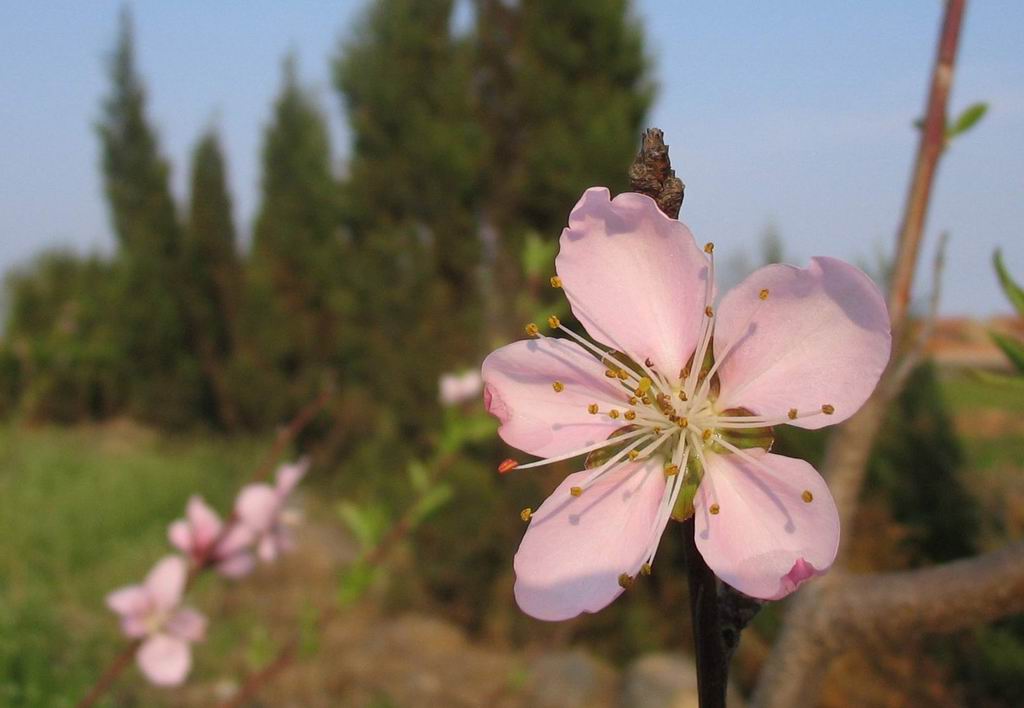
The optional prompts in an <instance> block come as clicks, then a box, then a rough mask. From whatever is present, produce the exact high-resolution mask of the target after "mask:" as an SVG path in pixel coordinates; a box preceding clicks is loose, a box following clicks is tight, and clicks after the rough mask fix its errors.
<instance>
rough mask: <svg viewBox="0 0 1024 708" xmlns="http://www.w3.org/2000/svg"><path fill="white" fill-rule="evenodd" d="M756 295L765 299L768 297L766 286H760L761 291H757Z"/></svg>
mask: <svg viewBox="0 0 1024 708" xmlns="http://www.w3.org/2000/svg"><path fill="white" fill-rule="evenodd" d="M757 296H758V297H759V298H761V299H762V300H767V299H768V288H762V289H761V292H759V293H758V294H757Z"/></svg>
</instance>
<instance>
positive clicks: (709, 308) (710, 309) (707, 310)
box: [704, 305, 715, 317]
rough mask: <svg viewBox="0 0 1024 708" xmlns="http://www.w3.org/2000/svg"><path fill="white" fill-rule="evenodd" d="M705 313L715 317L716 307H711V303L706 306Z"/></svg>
mask: <svg viewBox="0 0 1024 708" xmlns="http://www.w3.org/2000/svg"><path fill="white" fill-rule="evenodd" d="M704 314H705V315H707V316H708V317H714V316H715V308H713V307H711V305H708V306H707V307H705V308H704Z"/></svg>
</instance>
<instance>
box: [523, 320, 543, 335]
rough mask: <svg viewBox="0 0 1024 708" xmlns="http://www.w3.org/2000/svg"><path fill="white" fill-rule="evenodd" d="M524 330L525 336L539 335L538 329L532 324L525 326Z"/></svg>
mask: <svg viewBox="0 0 1024 708" xmlns="http://www.w3.org/2000/svg"><path fill="white" fill-rule="evenodd" d="M525 329H526V334H527V335H529V336H531V337H536V336H537V335H538V334H540V327H538V326H537V325H535V324H534V323H533V322H531V323H530V324H528V325H526V327H525Z"/></svg>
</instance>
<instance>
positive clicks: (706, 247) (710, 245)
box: [704, 241, 715, 253]
mask: <svg viewBox="0 0 1024 708" xmlns="http://www.w3.org/2000/svg"><path fill="white" fill-rule="evenodd" d="M714 250H715V244H713V243H712V242H711V241H708V242H707V243H705V244H704V253H711V252H712V251H714Z"/></svg>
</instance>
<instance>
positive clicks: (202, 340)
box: [183, 130, 242, 428]
mask: <svg viewBox="0 0 1024 708" xmlns="http://www.w3.org/2000/svg"><path fill="white" fill-rule="evenodd" d="M226 180H227V176H226V171H225V167H224V156H223V153H222V152H221V148H220V142H219V140H218V138H217V134H216V133H215V132H214V131H212V130H211V131H209V132H207V133H206V134H205V135H204V136H203V137H202V138H201V139H200V141H199V143H198V144H197V145H196V148H195V151H194V153H193V156H192V188H191V199H190V210H189V221H188V229H187V230H186V232H185V244H184V249H183V250H184V261H185V270H184V272H185V273H186V274H187V277H188V284H187V291H186V292H187V296H188V299H187V306H188V312H189V322H190V325H191V330H192V341H193V344H194V346H195V349H196V354H197V356H198V358H199V361H200V363H201V365H202V369H203V374H204V378H205V380H206V384H207V389H208V390H207V394H208V397H209V398H210V407H211V408H212V409H213V410H211V411H209V415H210V417H212V418H215V419H216V420H218V421H219V423H220V424H221V425H222V426H223V427H226V428H233V427H235V426H236V425H237V424H238V413H237V411H236V410H235V403H234V401H233V400H232V394H231V391H230V386H229V383H228V379H227V368H228V366H229V364H230V360H231V358H232V355H233V353H234V351H235V349H236V348H237V338H238V332H237V327H238V307H239V300H240V298H241V294H242V273H241V265H240V263H239V259H238V253H237V250H236V246H235V238H236V237H235V225H234V220H233V218H232V215H231V196H230V194H229V193H228V188H227V183H226Z"/></svg>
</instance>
